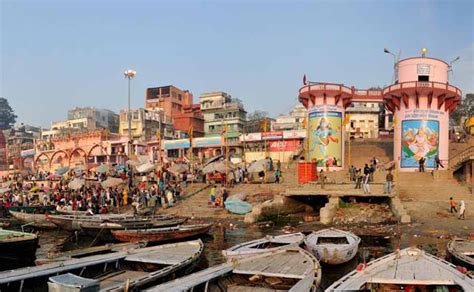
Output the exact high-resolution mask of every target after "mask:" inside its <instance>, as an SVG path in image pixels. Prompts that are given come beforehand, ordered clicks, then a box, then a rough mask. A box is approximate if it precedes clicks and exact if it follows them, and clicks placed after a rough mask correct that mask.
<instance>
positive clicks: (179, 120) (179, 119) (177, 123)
mask: <svg viewBox="0 0 474 292" xmlns="http://www.w3.org/2000/svg"><path fill="white" fill-rule="evenodd" d="M173 125H174V129H175V130H180V131H183V132H187V131H189V129H190V127H192V128H193V137H203V136H204V116H203V114H202V111H201V105H200V104H193V105H186V106H184V107H183V113H181V114H178V115H176V116H174V117H173Z"/></svg>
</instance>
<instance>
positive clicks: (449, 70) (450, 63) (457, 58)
mask: <svg viewBox="0 0 474 292" xmlns="http://www.w3.org/2000/svg"><path fill="white" fill-rule="evenodd" d="M460 58H461V57H459V56H457V57H456V58H455V59H454V60H452V61H451V62H449V66H448V82H449V72H451V74H453V64H454V63H455V62H457V61H459V59H460Z"/></svg>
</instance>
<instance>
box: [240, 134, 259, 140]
mask: <svg viewBox="0 0 474 292" xmlns="http://www.w3.org/2000/svg"><path fill="white" fill-rule="evenodd" d="M261 140H262V133H249V134H245V135H240V137H239V141H240V142H243V141H246V142H251V141H261Z"/></svg>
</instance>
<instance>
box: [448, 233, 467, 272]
mask: <svg viewBox="0 0 474 292" xmlns="http://www.w3.org/2000/svg"><path fill="white" fill-rule="evenodd" d="M447 251H448V252H447V253H446V254H447V259H448V260H449V261H450V262H452V263H453V264H455V265H459V266H462V267H465V268H466V269H468V270H470V271H474V240H472V239H471V240H469V239H460V238H456V239H453V240H451V241H450V242H448V245H447Z"/></svg>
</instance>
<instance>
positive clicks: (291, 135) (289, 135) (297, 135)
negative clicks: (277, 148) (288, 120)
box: [283, 130, 306, 139]
mask: <svg viewBox="0 0 474 292" xmlns="http://www.w3.org/2000/svg"><path fill="white" fill-rule="evenodd" d="M304 138H306V130H292V131H284V132H283V139H304Z"/></svg>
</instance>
